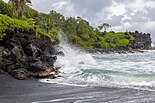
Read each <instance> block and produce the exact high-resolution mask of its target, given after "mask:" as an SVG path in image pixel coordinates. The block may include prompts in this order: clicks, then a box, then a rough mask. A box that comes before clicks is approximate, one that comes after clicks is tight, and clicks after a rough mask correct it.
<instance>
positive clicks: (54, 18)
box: [0, 0, 134, 48]
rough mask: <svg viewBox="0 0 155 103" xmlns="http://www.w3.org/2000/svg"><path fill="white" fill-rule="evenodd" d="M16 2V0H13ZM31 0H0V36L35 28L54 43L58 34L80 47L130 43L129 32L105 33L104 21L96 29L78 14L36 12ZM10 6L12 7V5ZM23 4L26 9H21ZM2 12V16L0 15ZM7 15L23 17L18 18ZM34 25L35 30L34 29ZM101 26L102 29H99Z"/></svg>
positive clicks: (131, 37) (113, 46)
mask: <svg viewBox="0 0 155 103" xmlns="http://www.w3.org/2000/svg"><path fill="white" fill-rule="evenodd" d="M15 1H18V0H15ZM29 3H31V2H30V0H23V2H14V0H10V3H4V2H3V1H2V0H0V5H2V6H1V7H0V13H1V14H0V39H2V38H3V37H4V36H5V30H8V29H18V30H21V31H24V30H26V31H27V30H30V29H32V30H36V35H37V36H38V37H39V34H38V32H40V33H42V34H44V35H47V36H49V37H50V38H51V40H52V41H53V42H54V41H56V39H57V38H58V34H60V33H61V35H63V38H64V39H66V40H67V41H68V42H69V43H71V44H73V45H76V46H80V47H83V48H115V47H120V46H121V47H122V46H129V45H131V41H133V40H134V37H133V36H132V35H131V34H130V33H129V32H116V33H115V32H113V31H110V32H106V29H107V28H108V27H110V25H109V24H107V23H103V24H102V25H101V26H99V28H96V29H95V28H93V27H92V26H91V25H90V24H89V22H88V21H86V20H84V19H82V18H80V17H77V18H75V17H70V18H65V17H64V16H63V15H61V14H60V13H57V12H56V11H51V12H50V13H49V14H45V13H38V12H37V11H36V10H34V9H31V8H30V7H29V6H28V5H27V4H29ZM11 5H12V6H11ZM23 7H25V8H26V9H23ZM2 14H4V15H2ZM5 15H8V16H10V17H14V18H18V19H22V20H17V19H13V18H10V17H8V16H5ZM34 28H36V29H34ZM103 28H104V30H105V32H101V31H100V30H102V29H103Z"/></svg>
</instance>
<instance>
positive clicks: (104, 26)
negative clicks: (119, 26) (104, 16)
mask: <svg viewBox="0 0 155 103" xmlns="http://www.w3.org/2000/svg"><path fill="white" fill-rule="evenodd" d="M109 27H110V25H109V24H108V23H103V24H102V25H101V26H98V28H99V29H100V30H102V29H103V28H104V31H106V29H107V28H109Z"/></svg>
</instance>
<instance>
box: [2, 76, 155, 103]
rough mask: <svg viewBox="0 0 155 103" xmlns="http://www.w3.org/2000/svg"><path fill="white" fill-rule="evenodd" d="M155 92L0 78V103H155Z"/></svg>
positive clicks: (7, 77) (8, 77)
mask: <svg viewBox="0 0 155 103" xmlns="http://www.w3.org/2000/svg"><path fill="white" fill-rule="evenodd" d="M154 98H155V92H153V91H147V90H135V89H128V88H124V89H120V88H109V87H77V86H66V85H59V84H45V83H40V82H38V80H37V79H28V80H17V79H14V78H12V77H10V76H5V75H0V103H124V102H125V103H154V102H155V99H154Z"/></svg>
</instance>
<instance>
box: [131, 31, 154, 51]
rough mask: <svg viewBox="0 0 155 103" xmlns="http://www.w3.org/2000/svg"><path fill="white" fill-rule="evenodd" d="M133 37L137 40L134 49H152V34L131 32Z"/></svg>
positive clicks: (133, 43) (133, 44) (133, 45)
mask: <svg viewBox="0 0 155 103" xmlns="http://www.w3.org/2000/svg"><path fill="white" fill-rule="evenodd" d="M131 35H132V36H133V37H134V38H135V40H134V41H133V42H132V48H133V49H151V43H152V40H151V34H149V33H139V32H138V31H135V32H131Z"/></svg>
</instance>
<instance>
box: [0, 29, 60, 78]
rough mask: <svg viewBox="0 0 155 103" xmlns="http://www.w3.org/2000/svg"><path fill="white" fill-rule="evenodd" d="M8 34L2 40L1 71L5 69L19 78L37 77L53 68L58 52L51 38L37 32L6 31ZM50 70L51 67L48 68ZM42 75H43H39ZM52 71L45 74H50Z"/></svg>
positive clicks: (0, 46)
mask: <svg viewBox="0 0 155 103" xmlns="http://www.w3.org/2000/svg"><path fill="white" fill-rule="evenodd" d="M6 34H7V36H6V37H5V38H4V39H3V40H1V41H0V71H1V72H2V71H4V72H7V73H9V74H10V75H12V76H13V77H15V78H17V79H21V80H22V79H26V78H28V77H32V76H33V77H37V76H36V74H37V73H39V74H41V73H42V72H45V71H47V69H48V68H52V69H51V70H53V68H54V66H53V64H54V62H55V61H56V59H57V58H56V56H54V55H55V54H58V52H57V51H56V49H54V46H53V44H52V42H51V41H50V38H49V37H47V36H44V35H40V38H37V37H36V35H35V32H33V31H31V32H24V33H16V34H15V33H14V32H12V31H8V32H6ZM48 71H49V69H48ZM39 74H38V76H39V77H42V75H39ZM49 75H50V72H48V73H46V74H44V75H43V77H46V76H49Z"/></svg>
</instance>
